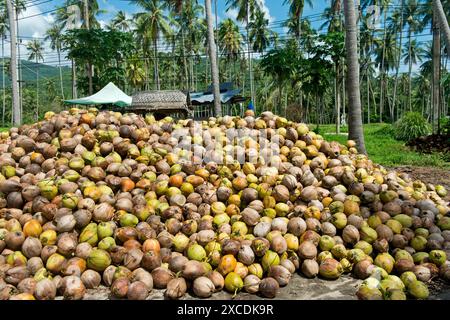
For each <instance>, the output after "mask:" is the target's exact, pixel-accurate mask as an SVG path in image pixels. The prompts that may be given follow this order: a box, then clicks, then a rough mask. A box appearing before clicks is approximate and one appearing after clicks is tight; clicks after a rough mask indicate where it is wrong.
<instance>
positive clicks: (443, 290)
mask: <svg viewBox="0 0 450 320" xmlns="http://www.w3.org/2000/svg"><path fill="white" fill-rule="evenodd" d="M390 169H392V168H390ZM395 169H396V170H398V171H401V172H405V173H408V174H410V175H411V177H412V178H414V179H419V180H422V181H423V182H425V183H433V184H442V185H443V186H445V187H446V188H447V189H448V190H450V171H449V170H443V169H439V168H424V167H411V166H402V167H397V168H395ZM449 193H450V192H449ZM447 200H449V201H450V194H449V196H448V197H447ZM360 283H361V280H358V279H355V278H353V277H351V276H349V275H344V276H342V277H341V278H339V279H338V280H334V281H330V280H323V279H319V278H315V279H307V278H305V277H303V276H302V275H300V274H294V275H293V276H292V279H291V281H290V283H289V285H287V286H286V287H283V288H280V291H279V293H278V295H277V296H276V298H275V299H284V300H355V299H357V298H356V295H355V294H356V291H357V290H358V287H359V284H360ZM429 289H430V299H432V300H450V285H449V284H448V283H444V282H443V281H442V280H435V281H433V282H431V283H430V284H429ZM232 298H233V297H232V295H230V294H229V293H226V292H225V291H221V292H218V293H215V294H214V295H213V296H212V297H211V298H210V299H220V300H228V299H232ZM84 299H91V300H106V299H113V298H110V297H109V289H108V288H106V287H102V288H99V289H96V290H88V292H87V294H86V296H85V298H84ZM148 299H152V300H161V299H164V290H157V289H154V290H153V291H152V292H151V294H150V295H149V297H148ZM183 299H185V300H192V299H197V298H195V297H194V296H191V295H190V294H186V296H185V297H184V298H183ZM234 299H235V300H260V299H263V298H261V297H260V296H256V295H251V294H248V293H239V294H237V295H236V297H234Z"/></svg>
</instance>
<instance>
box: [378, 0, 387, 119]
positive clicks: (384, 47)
mask: <svg viewBox="0 0 450 320" xmlns="http://www.w3.org/2000/svg"><path fill="white" fill-rule="evenodd" d="M386 19H387V8H386V6H385V7H384V22H383V29H384V36H383V53H382V56H381V84H380V123H381V122H383V109H384V91H385V88H386V85H385V83H384V82H385V81H384V79H385V76H386V74H385V73H386V69H385V63H384V62H385V59H386V33H387V29H386Z"/></svg>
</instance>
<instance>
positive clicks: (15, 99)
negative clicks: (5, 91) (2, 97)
mask: <svg viewBox="0 0 450 320" xmlns="http://www.w3.org/2000/svg"><path fill="white" fill-rule="evenodd" d="M6 5H7V10H8V17H9V21H12V23H10V28H9V31H10V34H11V63H10V66H11V86H12V118H13V125H14V126H16V127H18V126H20V125H21V122H22V117H21V114H20V102H19V88H18V74H17V56H16V49H17V33H16V24H15V23H14V22H15V19H16V12H15V11H16V9H15V6H13V5H12V3H11V0H6Z"/></svg>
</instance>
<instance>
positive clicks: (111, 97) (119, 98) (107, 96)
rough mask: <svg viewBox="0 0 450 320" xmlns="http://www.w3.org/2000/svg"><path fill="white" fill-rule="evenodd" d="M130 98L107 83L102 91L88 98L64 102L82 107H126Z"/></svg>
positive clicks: (129, 103) (113, 85) (129, 102)
mask: <svg viewBox="0 0 450 320" xmlns="http://www.w3.org/2000/svg"><path fill="white" fill-rule="evenodd" d="M131 100H132V99H131V97H130V96H128V95H126V94H125V93H124V92H123V91H122V90H120V89H119V88H117V87H116V85H115V84H114V83H112V82H110V83H108V84H107V85H106V86H105V87H104V88H103V89H102V90H100V91H99V92H97V93H95V94H93V95H92V96H89V97H84V98H79V99H73V100H64V102H65V103H68V104H83V105H91V104H92V105H99V104H114V105H116V106H119V107H126V106H130V105H131Z"/></svg>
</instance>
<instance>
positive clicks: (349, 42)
mask: <svg viewBox="0 0 450 320" xmlns="http://www.w3.org/2000/svg"><path fill="white" fill-rule="evenodd" d="M344 13H345V31H346V37H345V47H346V49H347V52H346V55H347V69H348V70H347V92H348V103H349V110H348V115H349V122H348V137H349V139H352V140H355V141H356V145H357V148H358V151H359V152H361V153H364V154H366V153H367V152H366V147H365V144H364V132H363V126H362V119H361V93H360V88H359V61H358V43H357V41H358V40H357V36H356V13H355V3H354V2H353V0H344Z"/></svg>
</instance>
